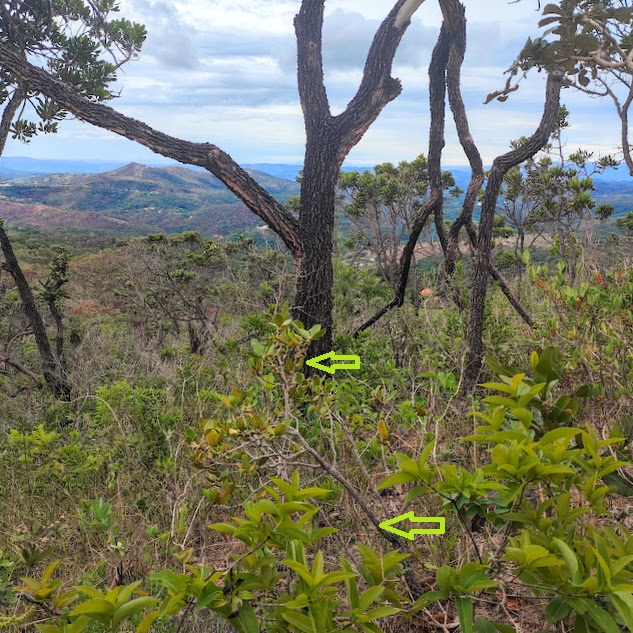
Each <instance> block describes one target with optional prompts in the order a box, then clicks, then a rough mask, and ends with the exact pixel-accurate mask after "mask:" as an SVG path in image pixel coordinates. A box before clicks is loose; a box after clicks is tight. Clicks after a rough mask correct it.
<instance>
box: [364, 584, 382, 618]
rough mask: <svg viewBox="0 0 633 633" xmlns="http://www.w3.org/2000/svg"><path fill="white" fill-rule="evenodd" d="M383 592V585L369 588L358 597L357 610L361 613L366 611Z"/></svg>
mask: <svg viewBox="0 0 633 633" xmlns="http://www.w3.org/2000/svg"><path fill="white" fill-rule="evenodd" d="M384 591H385V586H384V585H377V586H375V587H370V588H369V589H367V590H366V591H363V593H362V594H361V596H360V601H359V608H360V610H361V611H363V612H364V611H367V609H368V608H369V606H370V605H372V604H373V603H374V602H376V600H378V598H380V596H382V594H383V593H384Z"/></svg>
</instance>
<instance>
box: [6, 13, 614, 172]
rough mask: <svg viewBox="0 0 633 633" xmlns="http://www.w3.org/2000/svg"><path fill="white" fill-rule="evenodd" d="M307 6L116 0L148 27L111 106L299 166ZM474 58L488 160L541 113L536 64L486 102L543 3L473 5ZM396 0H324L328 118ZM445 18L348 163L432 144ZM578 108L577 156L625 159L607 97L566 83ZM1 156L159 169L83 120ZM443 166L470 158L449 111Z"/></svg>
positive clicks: (565, 97) (415, 43)
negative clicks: (509, 90) (300, 21)
mask: <svg viewBox="0 0 633 633" xmlns="http://www.w3.org/2000/svg"><path fill="white" fill-rule="evenodd" d="M299 4H300V3H299V0H292V1H290V0H265V1H264V0H177V1H173V0H120V6H121V12H120V15H122V16H125V17H127V18H129V19H131V20H134V21H137V22H141V23H143V24H145V26H146V27H147V31H148V37H147V40H146V42H145V44H144V46H143V50H142V52H141V55H140V57H139V59H138V60H136V61H134V62H131V63H129V64H127V65H126V66H125V67H124V69H122V70H121V71H120V74H119V81H118V83H117V85H116V88H117V89H118V90H120V91H121V96H120V97H118V98H116V99H114V100H112V101H111V102H109V104H108V105H111V106H112V107H114V108H116V109H118V110H120V111H121V112H123V113H124V114H126V115H129V116H131V117H134V118H136V119H140V120H142V121H144V122H146V123H147V124H149V125H151V126H152V127H154V128H156V129H159V130H161V131H164V132H166V133H168V134H171V135H174V136H178V137H181V138H184V139H187V140H191V141H200V142H210V143H214V144H215V145H218V146H219V147H220V148H222V149H223V150H224V151H226V152H228V153H229V154H230V155H231V156H232V157H233V158H234V159H235V160H237V161H238V162H239V163H242V164H245V163H293V164H301V163H302V162H303V151H304V141H305V135H304V128H303V119H302V113H301V107H300V104H299V99H298V95H297V87H296V66H295V65H296V47H295V39H294V30H293V17H294V15H295V14H296V13H297V11H298V9H299ZM464 4H465V6H466V18H467V34H468V35H467V36H468V44H467V54H466V59H465V63H464V67H463V72H462V87H463V94H464V100H465V102H466V106H467V108H468V112H469V118H470V125H471V131H472V133H473V136H474V138H475V141H476V142H477V144H478V146H479V148H480V151H481V153H482V156H483V159H484V163H485V164H490V163H491V162H492V160H493V158H494V157H495V156H497V155H498V154H501V153H503V152H505V151H507V149H508V148H509V142H510V141H511V140H512V139H516V138H518V137H519V136H522V135H526V136H527V135H529V134H531V133H532V132H533V131H534V130H535V128H536V126H537V125H538V122H539V120H540V117H541V114H542V107H543V106H542V104H543V96H544V91H545V77H544V76H543V74H538V73H536V72H532V73H531V74H530V75H529V76H528V78H527V79H526V80H524V81H523V82H522V83H521V87H520V89H519V91H518V92H515V93H513V94H512V95H510V98H509V99H508V101H506V102H505V103H499V102H497V101H493V102H491V103H489V104H487V105H484V104H483V102H484V100H485V98H486V95H487V94H488V93H490V92H492V91H494V90H498V89H500V88H502V87H503V85H504V84H505V79H506V77H507V75H504V74H503V73H504V71H505V70H506V69H507V68H508V67H509V66H510V64H511V63H512V61H513V60H514V59H515V58H516V56H517V54H518V52H519V51H520V50H521V48H522V46H523V44H524V43H525V40H526V39H527V36H528V35H531V36H533V37H534V36H536V35H538V32H539V30H538V28H537V23H538V20H539V18H540V17H541V15H540V12H539V11H538V10H537V4H538V3H537V1H536V0H521V1H519V2H514V3H511V2H508V0H465V1H464ZM390 6H391V5H390V2H389V0H387V1H385V2H381V1H379V0H328V2H327V3H326V15H325V22H324V42H323V54H324V64H325V82H326V88H327V92H328V96H329V99H330V103H331V108H332V112H333V113H334V114H337V113H339V112H341V111H342V110H343V109H344V108H345V106H346V105H347V103H348V102H349V100H350V99H351V97H352V96H353V94H354V92H355V91H356V89H357V86H358V84H359V81H360V77H361V73H362V68H363V64H364V60H365V56H366V54H367V50H368V48H369V45H370V43H371V40H372V38H373V35H374V33H375V31H376V29H377V27H378V25H379V24H380V22H381V20H382V19H383V18H384V17H385V15H386V14H387V13H388V11H389V9H390ZM440 24H441V14H440V11H439V8H438V6H437V0H426V1H425V2H423V4H422V5H421V7H420V8H419V9H418V10H417V12H416V14H415V15H414V17H413V19H412V24H411V26H410V27H409V29H408V31H407V32H406V34H405V36H404V38H403V40H402V43H401V45H400V48H399V51H398V54H397V56H396V59H395V64H394V71H393V76H395V77H399V78H400V79H401V81H402V84H403V91H402V94H401V95H400V96H399V97H398V98H397V99H396V100H395V101H393V102H392V103H390V104H389V105H388V106H387V107H386V108H385V109H384V110H383V112H382V113H381V115H380V117H379V118H378V119H377V121H376V122H375V123H374V124H373V125H372V127H371V128H370V129H369V131H368V132H367V133H366V134H365V136H364V137H363V139H362V140H361V141H360V143H359V144H358V145H357V146H356V147H355V148H354V149H353V150H352V151H351V152H350V154H349V156H348V159H347V161H346V163H347V164H348V165H356V166H361V165H366V166H373V165H375V164H377V163H381V162H385V161H390V162H393V163H398V162H399V161H401V160H412V159H413V158H415V157H416V156H417V155H419V154H421V153H423V154H426V153H427V150H428V126H429V115H428V75H427V72H428V63H429V59H430V56H431V51H432V48H433V46H434V44H435V41H436V38H437V34H438V32H439V26H440ZM562 103H564V104H565V105H567V107H568V109H569V110H570V111H571V116H570V123H571V126H570V127H569V128H568V129H567V130H566V134H565V139H566V146H567V149H568V150H569V151H574V150H575V149H577V148H579V147H583V148H587V149H589V150H590V151H593V152H594V153H595V156H596V157H597V156H599V155H604V154H607V153H616V154H617V151H618V149H617V145H618V136H619V125H618V123H619V120H618V118H617V115H616V112H615V109H614V106H613V104H612V102H611V101H606V100H602V99H600V100H598V99H590V98H589V97H587V96H585V95H582V94H576V93H574V92H573V91H571V90H564V91H563V94H562ZM4 155H5V156H28V157H32V158H47V159H51V158H57V159H87V160H95V159H104V160H121V161H125V162H127V161H130V162H131V161H136V162H143V163H152V164H160V163H161V162H168V161H167V159H164V158H162V157H160V156H157V155H156V154H153V153H152V152H151V151H150V150H148V149H146V148H144V147H142V146H140V145H138V144H136V143H133V142H131V141H128V140H126V139H123V138H121V137H118V136H117V135H115V134H113V133H110V132H107V131H105V130H102V129H100V128H96V127H93V126H91V125H88V124H86V123H83V122H80V121H72V120H71V121H66V122H63V123H62V125H61V126H60V132H59V133H58V134H55V135H47V136H40V137H37V138H35V139H34V140H32V141H31V143H30V144H29V145H24V144H23V143H20V142H18V141H14V140H9V142H8V143H7V147H6V149H5V152H4ZM443 163H444V165H454V166H457V165H465V164H467V161H466V158H465V156H464V154H463V152H462V150H461V148H460V146H459V143H458V141H457V136H456V134H455V132H454V128H453V124H452V119H451V118H450V113H449V115H448V117H447V132H446V147H445V149H444V154H443Z"/></svg>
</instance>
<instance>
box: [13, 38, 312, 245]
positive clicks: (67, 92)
mask: <svg viewBox="0 0 633 633" xmlns="http://www.w3.org/2000/svg"><path fill="white" fill-rule="evenodd" d="M0 66H2V67H3V68H5V69H6V70H9V71H11V72H12V73H14V74H15V75H16V76H18V77H19V78H20V79H21V80H22V81H23V82H24V83H25V85H26V86H27V87H28V89H29V90H35V91H37V92H41V93H43V94H45V95H47V96H49V97H50V98H51V99H53V100H54V101H56V102H57V103H59V104H60V105H61V106H62V107H64V109H66V110H68V111H69V112H72V113H73V114H74V115H75V116H77V117H78V118H80V119H81V120H83V121H86V122H87V123H91V124H92V125H96V126H98V127H101V128H104V129H106V130H109V131H111V132H114V133H115V134H119V135H120V136H124V137H125V138H128V139H130V140H132V141H136V142H137V143H140V144H141V145H144V146H145V147H148V148H149V149H151V150H152V151H153V152H156V153H157V154H161V155H162V156H167V157H168V158H173V159H174V160H177V161H178V162H180V163H183V164H185V165H199V166H201V167H204V168H205V169H207V170H208V171H210V172H211V173H212V174H213V175H214V176H216V177H217V178H219V179H220V180H221V181H222V182H223V183H224V184H225V185H226V186H227V187H228V188H229V189H230V190H231V191H232V192H233V193H234V194H235V195H236V196H237V197H238V198H239V199H240V200H242V202H244V204H245V205H246V206H247V207H248V208H249V209H250V210H251V211H252V212H253V213H255V214H256V215H258V216H259V217H260V218H261V219H262V220H263V221H264V222H265V223H266V224H267V225H268V226H269V227H270V228H271V229H272V230H273V231H275V233H277V234H278V235H279V236H280V237H281V239H282V240H283V241H284V243H285V244H286V246H287V247H288V248H289V249H290V250H291V251H292V252H293V253H296V252H298V251H299V250H300V249H301V244H302V234H301V231H300V229H299V223H298V221H297V220H296V218H295V217H294V216H293V215H292V214H291V213H290V212H289V211H287V210H286V209H285V208H284V207H283V205H281V204H280V203H279V202H277V201H276V200H275V198H273V196H271V195H270V194H269V193H268V192H267V191H266V190H265V189H264V188H263V187H261V186H260V185H259V184H258V183H257V182H256V181H255V180H254V179H253V178H251V176H249V175H248V173H247V172H246V171H244V170H243V169H242V168H241V167H240V166H239V165H238V164H237V163H236V162H235V161H234V160H233V159H232V158H231V157H230V156H229V155H228V154H227V153H226V152H223V151H222V150H221V149H220V148H219V147H217V146H215V145H212V144H211V143H194V142H191V141H185V140H182V139H179V138H175V137H173V136H170V135H168V134H164V133H163V132H159V131H157V130H155V129H153V128H151V127H150V126H149V125H147V124H145V123H143V122H142V121H138V120H137V119H133V118H131V117H128V116H125V115H124V114H121V113H120V112H117V111H116V110H114V109H112V108H110V107H109V106H106V105H103V104H102V103H95V102H94V101H90V100H89V99H86V98H85V97H82V96H81V95H79V94H78V93H77V92H76V91H75V90H73V88H71V87H70V86H68V85H67V84H65V83H63V82H62V81H60V80H58V79H56V78H55V77H53V76H52V75H50V74H49V73H47V72H45V71H44V70H42V69H41V68H37V67H36V66H34V65H32V64H30V63H29V62H27V61H25V60H24V59H22V58H20V57H19V56H18V55H16V54H15V53H12V52H11V51H10V50H9V49H8V48H7V47H6V46H4V45H2V44H0Z"/></svg>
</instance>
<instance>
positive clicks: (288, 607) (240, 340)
mask: <svg viewBox="0 0 633 633" xmlns="http://www.w3.org/2000/svg"><path fill="white" fill-rule="evenodd" d="M501 233H502V234H503V235H504V236H505V237H502V238H499V241H498V244H497V251H496V261H497V262H499V265H500V266H502V269H503V271H504V274H505V275H506V276H507V277H508V278H509V279H510V283H511V284H512V286H513V288H515V289H516V291H517V292H518V294H519V296H520V299H521V302H522V304H523V305H524V307H525V308H526V310H527V311H528V312H529V313H530V315H531V316H532V318H533V320H534V327H532V328H530V327H529V326H527V325H526V324H525V322H524V321H523V320H522V319H521V318H520V317H519V316H518V315H517V313H516V312H514V311H513V310H511V309H510V308H509V305H508V303H507V301H506V298H505V297H504V296H503V294H502V293H501V292H500V290H499V289H498V287H496V285H495V284H492V286H491V292H490V296H489V302H488V304H487V308H486V328H485V347H486V352H487V355H488V356H487V366H486V368H485V371H484V374H483V375H482V376H481V380H480V382H481V384H482V386H480V387H479V388H478V389H477V390H476V391H475V392H474V393H472V394H468V393H464V392H463V390H462V389H461V371H462V369H463V362H464V354H465V349H464V342H463V341H464V323H465V318H464V314H463V309H462V311H461V312H460V309H458V308H457V307H456V306H457V305H458V304H459V302H456V301H455V300H454V296H452V295H451V296H447V295H446V293H445V292H443V290H442V288H443V287H442V285H441V283H439V281H438V279H439V277H438V270H437V267H434V266H433V265H432V263H429V262H426V261H425V260H423V259H422V260H420V261H418V272H417V280H416V286H415V290H413V289H411V290H410V291H409V292H408V300H407V302H406V304H405V306H403V308H401V309H399V310H396V311H393V312H391V313H389V314H388V315H387V317H385V318H384V319H383V320H382V321H380V322H379V323H378V324H377V325H375V326H374V327H373V328H371V329H370V330H366V331H364V332H362V333H360V334H359V335H358V336H357V337H356V338H354V336H353V335H352V334H353V333H354V331H355V330H356V328H357V327H358V326H359V325H360V324H361V323H362V322H363V321H365V320H366V319H367V318H368V317H369V316H371V315H372V314H373V313H374V312H375V310H376V309H378V308H380V307H381V306H382V305H383V304H384V303H385V302H387V301H388V300H389V299H390V297H391V296H392V290H391V288H390V286H389V284H388V283H387V281H388V280H387V281H386V280H385V275H382V274H381V272H380V269H379V268H378V267H377V266H375V265H371V261H372V258H371V257H368V258H367V260H368V261H365V263H364V265H362V266H359V265H355V263H354V257H355V256H356V255H357V254H358V251H357V250H354V249H353V248H351V247H350V245H349V244H348V243H347V242H346V240H341V242H340V243H339V245H338V247H337V251H338V255H337V258H336V259H335V271H336V275H335V323H336V329H335V331H334V333H333V334H334V349H335V351H336V352H337V353H348V354H357V355H358V356H359V357H360V359H361V363H360V365H361V366H360V369H359V370H356V371H351V370H349V371H337V372H336V374H335V375H327V374H325V373H323V372H315V373H314V374H312V375H308V372H306V367H305V365H304V358H305V353H306V349H307V346H308V344H309V342H310V340H311V339H313V338H314V337H318V336H319V335H320V331H319V328H318V326H317V327H315V328H312V329H310V330H306V329H305V328H304V327H303V325H302V324H301V323H299V322H297V321H295V320H293V319H292V317H290V316H289V313H288V308H287V305H288V303H289V302H290V301H291V296H292V289H293V265H292V260H291V259H290V258H289V257H288V256H287V255H286V254H285V253H284V251H283V249H281V248H278V249H275V248H267V249H264V248H259V247H256V246H254V245H253V243H252V240H250V239H248V238H244V237H242V238H237V239H234V240H217V239H216V240H211V239H207V238H204V237H203V236H201V235H200V234H198V233H195V232H188V233H183V234H180V235H177V236H166V235H162V234H154V235H150V236H147V237H145V238H129V239H116V240H113V243H111V244H101V245H95V244H91V243H90V240H88V239H86V240H84V241H83V242H82V240H81V239H79V238H78V237H74V238H73V239H72V243H65V244H64V243H63V238H62V236H57V239H51V236H48V235H44V234H38V233H37V232H36V231H30V232H28V233H26V234H24V233H22V234H20V233H19V232H18V233H12V238H13V242H14V248H15V252H16V255H17V257H18V258H19V260H20V262H21V264H22V268H23V271H24V273H25V276H26V277H27V278H28V280H29V282H30V284H31V286H32V287H33V288H34V289H37V288H38V287H40V288H44V289H45V288H46V287H47V284H46V280H47V279H50V275H51V269H52V268H54V266H55V262H57V265H58V268H59V261H60V260H59V257H60V254H65V253H66V254H67V253H72V257H67V259H66V260H65V261H67V267H66V268H65V277H64V283H63V292H60V294H59V295H58V296H57V297H56V301H57V302H58V305H59V308H60V311H61V312H62V313H63V321H64V330H63V355H64V362H65V366H66V371H67V376H68V380H69V381H70V383H71V385H72V396H71V398H70V399H69V400H64V399H56V398H54V397H53V396H51V395H50V394H49V393H48V392H47V390H46V389H43V388H42V389H38V388H36V385H35V383H34V380H33V378H32V377H31V376H29V375H28V373H25V372H20V371H19V370H18V369H16V366H15V365H16V364H17V365H18V366H19V367H23V368H25V369H27V368H29V367H33V368H37V363H38V359H37V350H36V347H35V345H34V343H33V341H32V338H31V337H30V336H28V323H27V322H26V321H25V317H24V314H23V312H22V308H21V303H20V299H19V295H18V293H17V291H16V289H15V288H14V286H13V283H12V281H11V279H10V277H9V276H8V274H7V273H6V271H5V272H3V273H2V278H1V291H2V295H1V299H2V305H1V310H2V312H1V314H0V325H1V327H2V340H3V341H5V346H6V348H5V352H4V356H5V357H10V358H11V362H13V363H14V365H11V364H10V363H5V364H4V365H3V366H2V373H1V374H0V387H1V393H0V399H1V410H2V420H1V428H0V433H1V436H0V437H1V440H0V446H1V450H0V463H1V468H0V490H1V491H2V494H1V496H0V505H1V508H0V509H1V512H2V517H3V520H2V522H1V523H0V544H1V549H0V609H1V611H0V614H1V617H0V627H2V628H4V629H6V630H10V631H20V630H28V629H29V628H31V625H37V626H38V627H39V628H40V630H42V631H43V633H54V632H55V633H56V632H57V631H58V630H59V631H82V630H87V631H100V630H108V631H128V630H137V631H145V630H148V629H150V628H151V630H155V631H172V632H177V631H216V630H217V631H225V630H227V631H228V630H238V631H248V632H251V631H260V630H261V631H315V632H316V631H327V632H330V631H368V632H370V631H371V632H376V631H413V630H415V631H454V630H456V629H457V627H458V626H459V627H460V629H459V630H461V631H472V630H475V631H478V632H485V631H501V632H505V631H514V630H516V631H525V632H527V631H530V632H532V631H539V630H543V631H568V630H575V631H582V630H585V631H594V630H596V631H608V632H609V633H610V632H611V631H614V632H615V631H621V630H631V627H632V626H633V609H632V607H631V589H632V588H633V580H632V577H633V564H632V561H633V533H632V527H633V526H632V524H631V519H632V513H631V505H632V502H631V494H632V493H633V483H632V480H631V470H630V462H631V437H632V434H633V416H631V413H630V411H631V404H632V400H633V394H632V392H631V383H632V377H633V354H632V353H631V349H632V348H631V344H630V341H631V336H632V330H633V321H632V320H631V314H632V312H631V309H632V307H633V305H632V304H633V267H632V266H631V263H630V262H631V259H630V252H631V251H630V242H629V238H628V237H627V236H626V235H625V234H622V233H620V234H619V235H616V234H613V235H612V236H611V237H610V238H608V239H607V241H606V242H605V239H606V238H605V239H603V240H602V241H599V240H598V241H597V242H596V244H594V247H595V248H593V249H592V250H591V252H589V251H588V249H584V250H582V251H581V255H580V256H579V257H578V261H577V265H576V269H575V279H574V280H571V279H570V275H569V269H568V267H567V266H566V264H565V263H564V262H563V260H562V259H561V257H560V253H559V252H558V253H557V252H556V249H555V252H554V253H552V252H551V249H549V250H545V249H541V250H535V249H532V253H531V255H530V256H528V255H527V254H522V256H521V257H520V258H519V259H518V260H517V259H516V258H514V259H513V258H512V256H511V254H512V252H513V250H512V248H510V247H508V243H509V242H508V239H509V233H508V231H505V232H503V231H502V232H501ZM605 243H606V244H608V247H605ZM535 261H538V262H539V263H538V264H536V263H534V262H535ZM469 274H470V259H469V257H468V255H467V253H465V256H464V258H463V260H462V262H461V263H460V264H459V266H458V271H457V277H456V282H455V284H454V287H456V288H457V289H458V292H460V293H462V294H463V298H464V299H466V298H467V293H468V277H469ZM40 282H41V283H40ZM49 287H50V284H49ZM38 297H39V299H38V301H39V302H40V306H41V309H42V313H43V314H45V315H46V297H45V296H44V295H42V293H40V294H39V295H38ZM462 304H463V305H467V302H466V301H464V302H462ZM45 320H46V322H47V324H48V326H49V332H50V333H51V339H52V338H53V332H56V329H55V327H54V325H55V323H54V321H53V319H52V317H51V316H50V315H48V316H46V318H45ZM34 371H37V369H34ZM408 511H413V512H414V513H415V516H416V517H419V516H444V517H446V532H445V534H442V535H433V536H420V535H418V536H416V537H415V539H414V540H408V539H403V538H401V537H398V536H394V535H392V534H390V533H388V532H386V531H385V530H382V529H380V528H379V527H378V523H380V522H382V521H384V520H387V519H390V518H393V517H395V516H398V515H400V514H403V513H405V512H408ZM400 527H401V529H402V530H404V531H405V532H407V531H408V530H409V529H410V528H412V527H415V525H413V524H411V525H408V524H407V523H406V522H404V524H403V525H401V526H400ZM583 626H584V627H585V628H582V627H583ZM574 627H575V628H574Z"/></svg>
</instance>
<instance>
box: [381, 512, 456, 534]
mask: <svg viewBox="0 0 633 633" xmlns="http://www.w3.org/2000/svg"><path fill="white" fill-rule="evenodd" d="M406 519H409V521H410V522H411V523H439V524H440V527H439V528H414V529H412V530H409V531H408V532H404V531H403V530H399V529H398V528H396V527H393V524H394V523H400V521H404V520H406ZM379 527H380V528H382V529H383V530H386V531H387V532H391V533H392V534H397V535H398V536H402V537H404V538H406V539H409V540H410V541H412V540H413V539H414V538H415V536H416V534H444V533H445V532H446V519H445V518H444V517H416V516H415V513H414V512H413V510H409V512H405V513H404V514H401V515H399V516H397V517H394V518H393V519H387V520H386V521H383V522H382V523H380V524H379Z"/></svg>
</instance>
